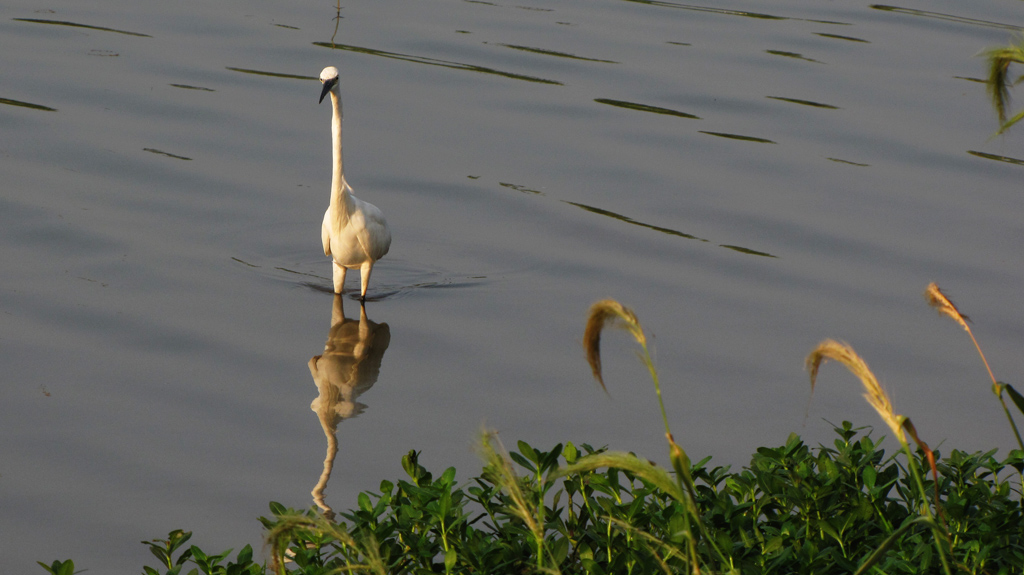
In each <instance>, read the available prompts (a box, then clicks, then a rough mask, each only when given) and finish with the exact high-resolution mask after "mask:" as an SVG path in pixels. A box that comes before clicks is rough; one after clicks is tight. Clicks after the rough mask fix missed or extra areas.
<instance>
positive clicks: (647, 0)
mask: <svg viewBox="0 0 1024 575" xmlns="http://www.w3.org/2000/svg"><path fill="white" fill-rule="evenodd" d="M625 1H626V2H635V3H637V4H647V5H649V6H661V7H662V8H679V9H680V10H692V11H694V12H712V13H714V14H724V15H726V16H744V17H746V18H758V19H760V20H789V18H784V17H782V16H772V15H771V14H760V13H758V12H747V11H745V10H729V9H727V8H711V7H709V6H693V5H690V4H678V3H676V2H665V1H664V0H625Z"/></svg>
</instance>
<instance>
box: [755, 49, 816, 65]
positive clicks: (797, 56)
mask: <svg viewBox="0 0 1024 575" xmlns="http://www.w3.org/2000/svg"><path fill="white" fill-rule="evenodd" d="M765 52H767V53H768V54H771V55H773V56H784V57H786V58H794V59H796V60H806V61H807V62H814V63H815V64H822V63H823V62H819V61H818V60H814V59H811V58H806V57H804V55H803V54H798V53H796V52H784V51H782V50H765Z"/></svg>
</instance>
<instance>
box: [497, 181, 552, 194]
mask: <svg viewBox="0 0 1024 575" xmlns="http://www.w3.org/2000/svg"><path fill="white" fill-rule="evenodd" d="M498 185H499V186H501V187H503V188H509V189H512V190H515V191H517V192H522V193H524V194H534V195H538V196H543V195H544V192H541V191H539V190H531V189H530V188H527V187H526V186H520V185H519V184H509V183H507V182H498Z"/></svg>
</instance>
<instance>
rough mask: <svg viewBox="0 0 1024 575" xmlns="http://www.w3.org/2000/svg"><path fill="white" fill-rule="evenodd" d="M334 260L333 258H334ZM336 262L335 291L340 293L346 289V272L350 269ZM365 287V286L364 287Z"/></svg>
mask: <svg viewBox="0 0 1024 575" xmlns="http://www.w3.org/2000/svg"><path fill="white" fill-rule="evenodd" d="M332 261H333V260H332ZM333 263H334V293H338V294H340V293H341V292H342V290H344V289H345V273H346V272H347V271H348V270H347V269H345V266H343V265H341V264H339V263H338V262H333ZM364 289H365V287H364Z"/></svg>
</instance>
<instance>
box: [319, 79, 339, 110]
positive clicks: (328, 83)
mask: <svg viewBox="0 0 1024 575" xmlns="http://www.w3.org/2000/svg"><path fill="white" fill-rule="evenodd" d="M336 83H338V79H337V78H332V79H330V80H327V81H325V82H324V89H323V90H322V91H321V92H320V100H319V101H318V102H317V103H318V104H319V103H320V102H323V101H324V96H326V95H327V93H328V92H330V91H331V88H333V87H334V85H335V84H336Z"/></svg>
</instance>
